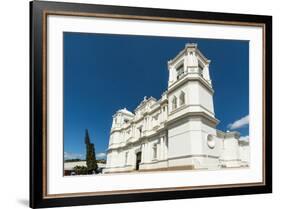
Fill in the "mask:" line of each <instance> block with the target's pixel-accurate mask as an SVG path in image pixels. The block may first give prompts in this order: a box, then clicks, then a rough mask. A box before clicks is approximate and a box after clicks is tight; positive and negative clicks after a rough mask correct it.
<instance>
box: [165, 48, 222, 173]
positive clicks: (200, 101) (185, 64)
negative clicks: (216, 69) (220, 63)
mask: <svg viewBox="0 0 281 209" xmlns="http://www.w3.org/2000/svg"><path fill="white" fill-rule="evenodd" d="M210 63H211V61H210V60H209V59H207V58H206V57H205V56H204V55H203V54H202V53H201V51H200V50H199V49H198V47H197V44H194V43H188V44H186V45H185V48H184V49H183V50H182V51H180V52H179V53H178V55H176V57H174V58H173V59H172V60H170V61H168V70H169V81H168V90H167V98H168V110H169V113H168V124H171V125H170V126H169V128H168V138H169V145H168V147H169V151H168V158H169V159H171V160H170V161H169V163H170V164H171V165H173V164H174V165H175V166H176V165H177V164H178V163H179V164H180V163H181V162H179V161H178V160H177V158H179V156H187V157H186V159H184V160H185V161H186V163H187V164H190V165H191V166H193V167H194V168H204V166H208V167H212V166H216V165H218V157H219V152H218V150H219V146H220V145H219V143H216V142H217V138H216V125H217V124H218V122H219V121H218V120H217V119H216V117H215V112H214V102H213V94H214V90H213V86H212V81H211V78H210V73H209V65H210ZM210 140H212V145H213V144H215V146H208V142H210ZM209 144H210V143H209ZM206 156H208V157H206ZM182 160H183V159H182ZM202 166H203V167H202Z"/></svg>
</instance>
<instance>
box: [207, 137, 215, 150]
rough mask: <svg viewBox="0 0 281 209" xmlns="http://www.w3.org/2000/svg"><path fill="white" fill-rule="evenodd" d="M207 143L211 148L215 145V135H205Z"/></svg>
mask: <svg viewBox="0 0 281 209" xmlns="http://www.w3.org/2000/svg"><path fill="white" fill-rule="evenodd" d="M207 145H208V147H209V148H211V149H213V148H215V146H216V140H215V137H213V136H212V135H210V134H209V135H208V136H207Z"/></svg>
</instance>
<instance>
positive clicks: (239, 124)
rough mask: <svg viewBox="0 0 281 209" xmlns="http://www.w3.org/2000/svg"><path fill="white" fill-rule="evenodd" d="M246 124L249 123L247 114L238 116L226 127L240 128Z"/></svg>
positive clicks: (231, 128)
mask: <svg viewBox="0 0 281 209" xmlns="http://www.w3.org/2000/svg"><path fill="white" fill-rule="evenodd" d="M248 124H249V115H246V116H245V117H243V118H240V119H239V120H236V121H234V122H233V123H231V124H229V125H228V126H227V127H228V128H229V129H230V130H233V129H238V128H242V127H244V126H246V125H248Z"/></svg>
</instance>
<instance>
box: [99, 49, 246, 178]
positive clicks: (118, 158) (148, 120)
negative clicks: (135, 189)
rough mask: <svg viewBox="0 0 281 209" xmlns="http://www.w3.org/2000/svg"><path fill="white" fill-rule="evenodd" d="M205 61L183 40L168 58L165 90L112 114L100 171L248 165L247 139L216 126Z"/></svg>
mask: <svg viewBox="0 0 281 209" xmlns="http://www.w3.org/2000/svg"><path fill="white" fill-rule="evenodd" d="M209 65H210V60H208V59H207V58H206V57H205V56H204V55H203V54H202V53H201V52H200V51H199V49H198V48H197V44H186V46H185V48H184V49H183V50H182V51H180V52H179V53H178V55H177V56H176V57H175V58H174V59H172V60H170V61H168V70H169V82H168V89H167V90H166V91H165V92H164V93H163V94H162V96H161V98H160V99H159V100H156V99H155V98H153V97H150V98H146V97H144V100H143V101H142V102H141V103H140V104H139V106H138V107H137V108H136V109H135V111H134V113H132V112H130V111H128V110H127V109H126V108H124V109H121V110H118V111H117V112H116V113H115V114H114V115H113V122H112V128H111V131H110V139H109V145H108V150H107V160H106V168H105V169H104V171H103V172H104V173H115V172H130V171H135V170H139V171H152V170H187V169H190V170H191V169H219V168H238V167H248V166H249V156H250V153H249V152H250V148H249V142H247V141H242V140H239V138H240V134H239V133H238V132H223V131H220V130H217V129H216V126H217V124H218V123H219V120H218V119H217V118H216V117H215V112H214V104H213V94H214V89H213V87H212V80H211V78H210V74H209Z"/></svg>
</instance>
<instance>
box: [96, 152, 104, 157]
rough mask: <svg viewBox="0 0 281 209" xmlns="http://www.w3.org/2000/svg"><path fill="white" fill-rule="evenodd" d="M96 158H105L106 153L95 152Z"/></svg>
mask: <svg viewBox="0 0 281 209" xmlns="http://www.w3.org/2000/svg"><path fill="white" fill-rule="evenodd" d="M96 156H97V158H99V159H100V158H105V156H106V154H105V153H104V152H100V153H97V154H96Z"/></svg>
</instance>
